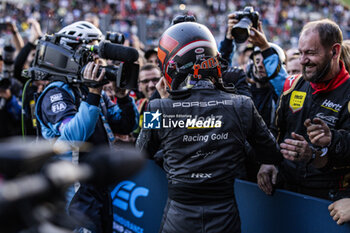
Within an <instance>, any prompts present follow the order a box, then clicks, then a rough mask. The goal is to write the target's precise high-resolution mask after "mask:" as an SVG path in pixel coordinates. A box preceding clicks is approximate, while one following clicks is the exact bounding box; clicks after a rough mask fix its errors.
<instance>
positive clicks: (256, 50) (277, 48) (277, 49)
mask: <svg viewBox="0 0 350 233" xmlns="http://www.w3.org/2000/svg"><path fill="white" fill-rule="evenodd" d="M269 45H270V47H271V48H272V49H273V50H274V51H275V52H276V53H277V55H278V57H279V59H280V61H281V63H285V62H286V54H285V53H284V51H283V49H282V48H281V47H280V46H278V45H277V44H275V43H271V42H269ZM258 53H261V49H260V48H259V47H257V46H256V47H254V51H253V53H252V54H251V55H250V59H253V58H254V55H256V54H258Z"/></svg>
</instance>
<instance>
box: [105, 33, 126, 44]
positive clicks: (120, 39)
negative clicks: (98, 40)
mask: <svg viewBox="0 0 350 233" xmlns="http://www.w3.org/2000/svg"><path fill="white" fill-rule="evenodd" d="M106 40H109V41H110V42H112V43H115V44H124V41H125V37H124V35H123V34H121V33H118V32H107V33H106Z"/></svg>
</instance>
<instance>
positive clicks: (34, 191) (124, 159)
mask: <svg viewBox="0 0 350 233" xmlns="http://www.w3.org/2000/svg"><path fill="white" fill-rule="evenodd" d="M144 163H145V157H144V155H143V154H141V153H140V152H139V151H137V150H136V149H135V148H125V149H118V150H117V149H110V148H109V147H107V146H102V147H98V148H97V149H96V150H94V151H92V152H90V153H89V154H88V155H87V157H86V159H85V160H84V162H82V163H81V164H80V165H78V166H77V165H73V164H72V163H71V162H67V161H58V162H53V163H51V164H48V165H47V166H46V167H45V168H44V169H43V173H42V174H34V175H28V176H24V177H20V178H17V179H13V180H10V181H5V182H3V183H2V185H0V216H2V214H4V213H3V211H5V210H6V208H4V207H10V206H11V205H13V204H17V203H19V202H20V201H23V200H27V199H28V200H30V199H32V198H34V197H40V196H45V197H47V196H48V197H52V196H50V195H47V194H50V193H52V192H53V191H57V190H60V189H65V188H67V187H68V186H70V185H72V184H74V183H75V182H78V181H80V182H86V183H89V184H93V185H96V186H108V185H112V184H114V183H117V182H119V181H121V180H123V179H125V178H127V177H129V176H131V175H134V174H135V173H136V172H138V171H139V170H140V169H141V168H142V167H143V165H144Z"/></svg>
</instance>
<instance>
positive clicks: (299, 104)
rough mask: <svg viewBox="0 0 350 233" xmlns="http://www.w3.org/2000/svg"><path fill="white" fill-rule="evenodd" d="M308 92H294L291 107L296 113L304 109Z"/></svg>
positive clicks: (290, 102)
mask: <svg viewBox="0 0 350 233" xmlns="http://www.w3.org/2000/svg"><path fill="white" fill-rule="evenodd" d="M305 97H306V92H302V91H293V92H292V95H291V97H290V101H289V107H290V109H291V110H292V111H293V113H294V112H297V111H299V110H300V109H302V108H303V105H304V101H305Z"/></svg>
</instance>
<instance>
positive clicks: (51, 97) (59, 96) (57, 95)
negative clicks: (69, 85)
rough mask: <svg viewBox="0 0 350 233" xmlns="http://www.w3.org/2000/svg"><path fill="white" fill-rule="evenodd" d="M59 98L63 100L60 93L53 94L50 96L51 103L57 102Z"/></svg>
mask: <svg viewBox="0 0 350 233" xmlns="http://www.w3.org/2000/svg"><path fill="white" fill-rule="evenodd" d="M60 100H63V96H62V93H57V94H54V95H51V96H50V101H51V103H53V102H57V101H60Z"/></svg>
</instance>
